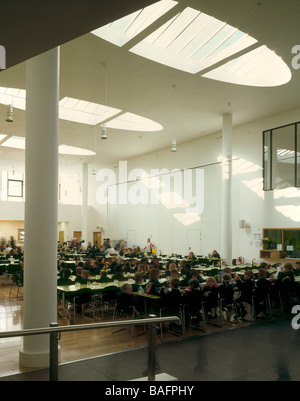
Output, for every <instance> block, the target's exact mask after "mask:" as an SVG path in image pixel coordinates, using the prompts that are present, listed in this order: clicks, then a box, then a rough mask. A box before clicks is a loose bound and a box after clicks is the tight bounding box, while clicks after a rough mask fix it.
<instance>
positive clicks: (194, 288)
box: [182, 279, 203, 318]
mask: <svg viewBox="0 0 300 401" xmlns="http://www.w3.org/2000/svg"><path fill="white" fill-rule="evenodd" d="M202 301H203V293H202V290H201V288H200V286H199V281H198V280H197V279H192V280H190V281H189V291H187V292H185V293H184V295H183V296H182V303H183V304H184V305H185V308H184V311H185V313H186V314H191V316H192V317H193V318H197V317H198V315H199V311H200V310H201V307H202Z"/></svg>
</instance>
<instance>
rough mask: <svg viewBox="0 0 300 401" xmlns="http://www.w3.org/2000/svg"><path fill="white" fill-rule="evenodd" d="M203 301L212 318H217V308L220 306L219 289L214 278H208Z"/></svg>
mask: <svg viewBox="0 0 300 401" xmlns="http://www.w3.org/2000/svg"><path fill="white" fill-rule="evenodd" d="M203 301H205V305H204V307H205V309H206V311H207V312H211V314H212V317H216V308H217V306H218V287H217V281H216V279H215V278H214V277H207V279H206V283H205V286H204V287H203Z"/></svg>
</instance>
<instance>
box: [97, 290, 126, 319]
mask: <svg viewBox="0 0 300 401" xmlns="http://www.w3.org/2000/svg"><path fill="white" fill-rule="evenodd" d="M119 292H120V290H119V288H118V287H116V286H114V285H109V286H107V287H106V288H104V289H103V290H102V291H101V293H99V294H96V295H95V300H96V297H97V298H98V300H99V304H100V311H101V317H102V319H103V315H104V310H105V308H106V309H107V311H109V307H110V306H111V307H113V309H114V307H115V304H116V299H117V296H118V294H119Z"/></svg>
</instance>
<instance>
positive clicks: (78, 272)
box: [75, 266, 83, 281]
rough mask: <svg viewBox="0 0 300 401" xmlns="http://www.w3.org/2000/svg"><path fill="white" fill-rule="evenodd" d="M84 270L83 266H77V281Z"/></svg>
mask: <svg viewBox="0 0 300 401" xmlns="http://www.w3.org/2000/svg"><path fill="white" fill-rule="evenodd" d="M82 270H83V267H81V266H77V267H76V269H75V276H76V278H75V281H77V278H78V277H81V273H82Z"/></svg>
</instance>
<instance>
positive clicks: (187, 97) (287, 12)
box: [0, 0, 300, 168]
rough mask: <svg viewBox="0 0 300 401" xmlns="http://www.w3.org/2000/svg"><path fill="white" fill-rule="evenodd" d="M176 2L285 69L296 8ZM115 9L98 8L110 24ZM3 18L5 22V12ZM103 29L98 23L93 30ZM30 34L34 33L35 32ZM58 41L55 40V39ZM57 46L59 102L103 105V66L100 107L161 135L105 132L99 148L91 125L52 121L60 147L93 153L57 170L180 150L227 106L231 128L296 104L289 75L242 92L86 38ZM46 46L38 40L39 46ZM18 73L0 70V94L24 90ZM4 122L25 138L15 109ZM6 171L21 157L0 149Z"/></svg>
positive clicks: (298, 83) (295, 32)
mask: <svg viewBox="0 0 300 401" xmlns="http://www.w3.org/2000/svg"><path fill="white" fill-rule="evenodd" d="M30 1H31V0H30ZM30 1H29V3H30ZM180 2H184V4H186V5H189V6H191V7H193V8H197V9H199V10H200V11H203V12H205V13H207V14H209V15H212V16H214V17H215V18H218V19H220V20H222V21H225V22H227V23H228V24H230V25H233V26H235V27H237V28H239V29H240V30H242V31H243V32H247V33H248V34H249V35H251V36H253V37H254V38H255V39H257V40H258V41H259V43H260V44H262V45H266V46H268V47H269V48H270V49H271V50H274V51H275V52H276V54H278V55H279V56H280V57H282V59H283V60H284V61H285V62H286V63H287V64H288V66H289V67H290V68H291V60H292V58H293V55H292V53H291V49H292V47H293V46H294V45H297V44H298V43H297V41H299V38H300V37H299V23H298V21H297V19H298V17H299V15H300V3H299V1H297V0H285V1H282V0H272V1H271V0H262V1H253V0H243V1H241V0H226V1H224V0H199V1H195V0H194V1H193V0H191V1H189V0H186V1H180ZM54 3H55V2H54ZM100 3H101V2H100ZM116 3H118V2H111V3H110V4H111V5H110V6H109V5H108V4H106V2H105V5H106V7H108V8H109V10H110V13H111V14H109V13H108V14H109V17H110V18H112V17H111V15H112V13H113V7H114V6H116ZM133 3H135V5H134V4H133ZM144 3H147V2H144ZM148 3H151V1H148ZM14 4H16V2H12V7H13V5H14ZM131 6H132V7H135V8H136V9H139V8H141V2H140V1H135V2H134V1H133V2H131ZM133 9H134V8H132V9H131V10H133ZM11 11H12V15H13V10H11ZM124 12H125V11H124ZM53 18H55V17H53ZM67 21H69V25H70V29H71V30H72V26H73V25H74V26H77V27H78V24H79V23H81V20H80V19H79V18H78V16H77V20H72V17H70V18H69V19H68V20H66V23H67ZM71 21H72V22H73V25H72V22H71ZM85 22H86V21H85ZM107 22H108V21H107V20H105V19H104V20H103V23H102V22H101V23H100V26H101V25H104V24H105V23H107ZM30 23H32V24H33V25H32V26H33V27H34V26H35V25H34V21H31V22H30ZM76 24H77V25H76ZM86 25H88V24H87V23H86ZM53 26H55V24H53ZM79 26H80V25H79ZM96 27H97V26H96V25H95V21H93V24H92V25H91V27H85V29H87V30H86V32H89V31H91V30H92V29H95V28H96ZM6 28H7V30H8V31H5V32H6V33H7V35H9V29H10V25H9V23H8V24H7V26H6ZM38 29H41V28H40V26H39V27H38ZM82 29H84V28H83V27H82ZM58 31H59V29H58ZM75 31H76V30H75ZM58 33H59V32H56V36H57V37H58V36H59V35H58ZM74 34H75V35H76V34H78V32H77V33H76V32H75V33H74ZM79 34H82V33H79ZM70 35H71V34H70ZM21 38H22V33H21V32H19V41H20V43H19V42H18V43H19V46H20V47H22V43H23V44H24V43H25V41H23V42H22V40H21ZM43 38H44V37H43ZM64 38H65V37H64ZM65 40H66V38H65V39H64V40H62V41H61V42H57V44H61V53H60V54H61V61H60V65H61V69H60V98H63V97H65V96H68V97H73V98H78V99H83V100H87V101H91V102H95V103H100V104H104V103H105V68H104V67H103V64H104V63H105V64H106V65H107V77H108V78H107V82H108V104H109V105H110V106H112V107H116V108H119V109H121V110H124V111H129V112H131V113H135V114H138V115H140V116H143V117H146V118H150V119H152V120H154V121H156V122H158V123H160V124H161V125H162V126H163V127H164V128H163V130H162V131H158V132H130V131H122V130H116V129H108V139H107V140H106V141H104V140H101V139H100V126H99V125H98V126H95V127H93V126H89V125H85V124H78V123H72V122H67V121H63V120H60V125H59V129H60V131H59V142H60V143H64V144H68V145H73V146H79V147H83V148H87V149H90V150H93V151H95V150H96V152H97V156H96V157H95V156H89V157H82V156H80V157H78V156H60V161H61V163H62V164H70V163H78V162H82V161H84V162H89V163H91V164H94V163H95V161H97V163H99V164H100V165H109V164H111V163H115V162H116V161H118V160H129V159H130V158H132V157H135V156H137V155H141V154H145V153H149V152H154V151H158V150H160V149H163V148H167V147H170V148H171V141H172V138H176V140H177V144H178V145H180V143H183V142H186V141H190V140H193V139H195V138H199V137H201V136H203V135H207V134H209V133H213V132H217V131H220V130H221V125H222V119H221V116H222V114H224V113H227V112H228V111H229V106H228V104H230V105H231V111H232V114H233V123H234V125H240V124H243V123H246V122H248V121H251V120H255V119H258V118H261V117H264V116H270V115H275V114H276V113H279V112H282V111H285V110H290V109H296V108H298V107H299V104H300V91H299V87H300V70H293V69H292V68H291V72H292V79H291V81H290V82H289V83H288V84H286V85H283V86H279V87H273V88H259V87H248V86H243V85H233V84H227V83H222V82H217V81H213V80H210V79H207V78H203V77H201V75H200V74H195V75H192V74H188V73H185V72H181V71H178V70H175V69H173V68H169V67H166V66H163V65H160V64H157V63H154V62H151V61H149V60H147V59H145V58H142V57H139V56H136V55H134V54H132V53H130V52H128V50H127V49H126V48H119V47H117V46H115V45H112V44H110V43H108V42H106V41H104V40H102V39H100V38H98V37H96V36H94V35H92V34H91V33H87V34H84V35H82V36H80V37H78V38H77V39H74V40H71V41H68V42H66V43H63V42H64V41H65ZM0 41H1V39H0ZM46 42H47V40H46V39H45V38H44V43H45V45H46ZM0 44H1V43H0ZM51 44H52V45H53V43H51ZM299 44H300V43H299ZM39 46H40V47H38V46H37V48H38V50H39V51H41V49H42V47H41V45H40V43H39ZM50 47H51V46H50ZM50 47H48V48H50ZM52 47H53V46H52ZM44 50H47V48H45V49H44ZM15 51H16V52H17V47H14V48H12V47H11V48H6V53H7V55H9V53H10V52H15ZM23 52H24V50H23ZM30 52H31V53H30ZM32 55H35V53H34V44H32V46H29V47H28V55H27V58H28V57H31V56H32ZM23 59H24V60H26V54H24V55H23ZM16 61H18V60H16ZM16 61H15V63H16ZM13 64H14V63H12V65H13ZM25 67H26V63H25V62H23V61H22V62H19V63H17V64H15V65H13V66H11V67H10V68H7V69H6V70H3V71H2V72H1V73H0V86H4V87H15V88H23V89H26V73H25V72H26V68H25ZM174 86H175V89H174ZM1 116H2V117H1ZM5 116H6V106H4V105H0V134H1V133H3V134H7V135H9V136H10V135H15V136H25V112H24V111H21V110H16V109H15V110H14V122H13V123H7V122H5ZM6 164H7V166H10V167H15V168H17V167H18V166H22V165H24V151H20V150H14V149H9V148H4V147H1V146H0V166H3V165H6Z"/></svg>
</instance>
